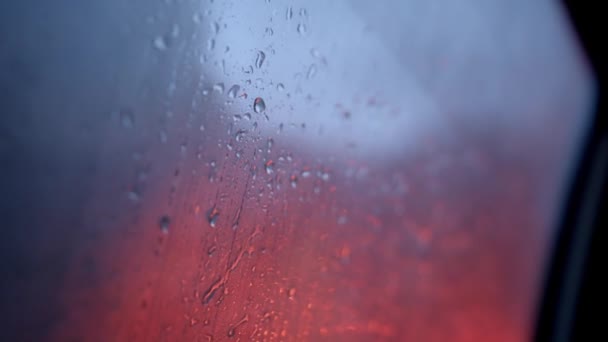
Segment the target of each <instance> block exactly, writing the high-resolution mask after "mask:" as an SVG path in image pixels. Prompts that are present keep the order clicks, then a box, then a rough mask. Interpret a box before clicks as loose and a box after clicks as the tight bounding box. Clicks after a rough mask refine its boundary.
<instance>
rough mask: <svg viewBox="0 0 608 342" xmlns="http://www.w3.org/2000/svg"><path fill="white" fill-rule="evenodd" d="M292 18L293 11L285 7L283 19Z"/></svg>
mask: <svg viewBox="0 0 608 342" xmlns="http://www.w3.org/2000/svg"><path fill="white" fill-rule="evenodd" d="M291 18H293V9H292V8H291V6H289V7H287V11H285V19H287V20H291Z"/></svg>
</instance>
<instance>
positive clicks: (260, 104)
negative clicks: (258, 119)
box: [253, 97, 266, 114]
mask: <svg viewBox="0 0 608 342" xmlns="http://www.w3.org/2000/svg"><path fill="white" fill-rule="evenodd" d="M265 110H266V103H264V99H262V98H261V97H256V98H255V100H253V111H254V112H256V113H258V114H259V113H261V112H263V111H265Z"/></svg>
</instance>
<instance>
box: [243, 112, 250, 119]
mask: <svg viewBox="0 0 608 342" xmlns="http://www.w3.org/2000/svg"><path fill="white" fill-rule="evenodd" d="M243 118H244V119H245V120H251V113H245V114H243Z"/></svg>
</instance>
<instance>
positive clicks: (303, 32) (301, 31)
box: [298, 24, 307, 36]
mask: <svg viewBox="0 0 608 342" xmlns="http://www.w3.org/2000/svg"><path fill="white" fill-rule="evenodd" d="M306 32H307V28H306V25H305V24H298V33H299V34H300V35H301V36H304V35H306Z"/></svg>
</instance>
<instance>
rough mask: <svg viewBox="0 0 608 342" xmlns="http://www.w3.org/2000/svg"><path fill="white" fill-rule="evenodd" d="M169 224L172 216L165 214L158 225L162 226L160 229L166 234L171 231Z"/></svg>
mask: <svg viewBox="0 0 608 342" xmlns="http://www.w3.org/2000/svg"><path fill="white" fill-rule="evenodd" d="M169 224H171V218H169V216H168V215H163V216H161V217H160V219H159V220H158V225H159V226H160V231H161V232H163V233H164V234H168V233H169Z"/></svg>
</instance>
